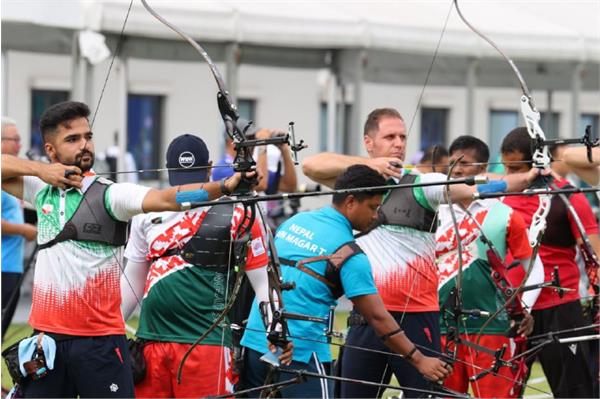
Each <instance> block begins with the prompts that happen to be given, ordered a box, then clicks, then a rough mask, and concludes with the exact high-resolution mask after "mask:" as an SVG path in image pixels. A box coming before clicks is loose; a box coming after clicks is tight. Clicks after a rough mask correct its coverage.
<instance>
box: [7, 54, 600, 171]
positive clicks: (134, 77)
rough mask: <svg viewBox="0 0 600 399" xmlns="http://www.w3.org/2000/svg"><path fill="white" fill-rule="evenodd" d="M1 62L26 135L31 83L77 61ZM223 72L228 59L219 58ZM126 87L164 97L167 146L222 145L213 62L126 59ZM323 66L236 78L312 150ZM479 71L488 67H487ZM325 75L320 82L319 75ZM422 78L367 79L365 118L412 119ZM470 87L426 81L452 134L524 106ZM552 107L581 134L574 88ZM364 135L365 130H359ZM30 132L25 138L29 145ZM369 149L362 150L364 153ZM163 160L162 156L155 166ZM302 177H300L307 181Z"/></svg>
mask: <svg viewBox="0 0 600 399" xmlns="http://www.w3.org/2000/svg"><path fill="white" fill-rule="evenodd" d="M5 54H6V57H5V59H4V63H3V65H4V66H5V67H7V68H8V69H7V76H6V87H3V88H2V90H6V91H7V93H6V95H5V96H3V98H6V99H7V104H4V107H3V109H6V111H7V114H8V115H9V116H11V117H13V118H15V119H17V121H18V123H19V128H20V129H21V132H22V135H23V136H25V137H28V135H29V124H30V122H29V121H30V118H31V90H32V89H59V90H70V87H71V69H72V65H71V63H72V61H71V57H70V56H64V55H51V54H40V53H26V52H18V51H6V52H5ZM108 65H109V61H108V60H107V61H105V62H103V63H101V64H100V65H98V66H96V67H95V68H93V71H92V73H91V79H93V93H92V96H91V98H92V99H93V101H91V104H90V105H91V108H92V110H94V108H95V104H96V102H97V99H98V96H99V94H100V91H101V88H102V85H103V83H104V79H105V77H106V71H107V68H108ZM218 67H219V68H220V69H221V71H222V72H223V73H225V66H224V65H223V64H218ZM126 70H127V78H128V85H129V86H128V92H129V93H132V94H154V95H162V96H164V97H165V102H164V120H163V125H164V126H163V137H162V142H161V143H160V145H161V151H160V152H161V154H164V152H165V151H166V146H167V145H168V143H169V141H170V140H171V139H172V138H174V137H175V136H176V135H178V134H182V133H197V134H200V135H201V136H202V137H203V138H204V139H205V141H206V142H207V144H208V146H209V149H210V150H211V153H212V154H213V155H212V157H213V159H218V158H219V156H220V154H221V151H222V144H223V143H222V134H221V132H222V127H221V126H222V124H221V121H220V117H219V115H218V111H217V104H216V91H217V88H216V84H215V82H214V79H213V78H212V76H211V74H210V71H209V69H208V67H207V65H206V64H205V63H203V62H201V61H198V62H175V61H155V60H142V59H129V60H128V62H127V65H126ZM320 72H322V70H318V69H299V68H276V67H266V66H256V65H241V66H240V68H239V78H238V82H239V83H238V85H239V88H238V97H239V98H243V99H253V100H255V101H256V123H257V125H258V126H263V127H270V128H280V129H286V128H287V124H288V122H289V121H294V122H295V127H296V134H297V136H298V137H299V138H302V139H304V140H305V142H306V143H307V144H308V146H309V148H308V149H307V150H305V151H303V152H302V153H301V154H300V157H301V158H302V157H306V156H308V155H310V154H313V153H315V152H317V151H318V149H319V146H320V145H319V144H320V143H319V140H320V134H319V128H320V123H319V117H320V112H319V104H320V103H321V102H324V101H325V100H326V98H325V97H324V93H326V90H324V88H323V87H322V84H323V83H322V82H323V79H319V74H320ZM119 73H121V69H120V68H119V66H118V65H117V66H116V67H114V69H113V71H112V72H111V75H110V79H109V81H108V85H107V88H106V91H105V94H104V98H103V100H102V103H101V107H100V110H99V112H98V116H97V119H96V123H95V126H94V127H93V130H94V132H95V141H96V151H97V152H99V151H102V150H104V149H106V148H107V147H108V146H110V145H112V144H113V134H114V132H115V131H117V130H118V129H119V126H120V122H119V121H120V118H121V116H120V109H119V101H118V96H119ZM481 73H485V71H482V72H481ZM319 82H321V83H319ZM421 89H422V86H421V85H411V86H399V85H385V84H375V83H365V84H364V88H363V99H362V107H361V110H360V112H361V120H364V119H365V118H366V115H367V114H368V113H369V111H370V110H372V109H373V108H375V107H382V106H393V107H395V108H397V109H398V110H400V112H401V113H402V114H403V115H404V117H405V120H406V123H407V127H408V125H410V123H411V120H412V119H413V115H414V113H415V110H416V107H417V100H418V98H419V94H420V92H421ZM533 95H534V98H535V99H536V101H537V105H538V108H539V109H540V110H541V111H544V110H545V109H546V106H547V104H546V103H547V97H546V92H544V91H539V92H535V91H534V92H533ZM466 97H467V91H466V88H464V87H439V86H428V87H426V88H425V91H424V94H423V98H422V104H421V108H423V107H441V108H447V109H449V120H448V134H449V136H448V137H447V139H446V142H447V143H450V142H451V141H452V139H453V138H455V137H456V136H459V135H461V134H465V133H472V134H474V135H475V136H477V137H479V138H481V139H483V140H484V141H488V135H489V133H488V132H489V129H490V127H489V119H490V118H489V112H490V110H492V109H495V110H514V111H518V106H519V98H520V91H519V90H518V89H517V88H507V89H504V88H478V89H477V90H476V92H475V100H474V104H475V108H474V109H473V110H468V109H467V104H466ZM580 108H581V112H583V113H594V114H598V113H600V93H598V92H582V94H581V99H580ZM553 110H554V112H558V113H560V122H559V123H560V125H559V131H560V136H561V137H571V136H574V135H577V136H578V135H580V134H581V133H582V132H575V134H573V132H571V131H570V130H571V94H570V93H569V92H556V93H554V95H553ZM468 112H473V113H474V115H473V118H474V124H473V126H474V131H473V132H466V129H467V114H468ZM420 123H421V121H420V115H419V114H417V115H416V117H415V118H414V123H413V126H412V128H411V129H410V132H409V133H410V136H409V145H408V151H407V154H408V155H409V156H410V154H412V153H414V152H415V151H417V150H418V149H419V146H420V144H419V136H420V128H421V126H420ZM357 139H358V140H361V139H362V137H358V138H357ZM28 142H29V140H28V139H25V140H24V148H23V152H25V151H26V150H27V146H28ZM362 154H363V155H364V152H363V153H362ZM161 166H162V160H161V164H159V165H156V167H161ZM302 180H304V178H303V177H302V178H301V181H302Z"/></svg>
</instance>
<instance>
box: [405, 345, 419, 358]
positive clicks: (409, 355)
mask: <svg viewBox="0 0 600 399" xmlns="http://www.w3.org/2000/svg"><path fill="white" fill-rule="evenodd" d="M416 351H417V347H416V346H413V348H412V349H411V350H410V352H408V353H407V354H406V355H404V356H402V357H403V358H404V360H407V361H409V362H410V361H411V360H412V357H413V355H414V354H415V352H416Z"/></svg>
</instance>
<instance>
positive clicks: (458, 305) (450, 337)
mask: <svg viewBox="0 0 600 399" xmlns="http://www.w3.org/2000/svg"><path fill="white" fill-rule="evenodd" d="M463 157H464V155H461V156H460V157H459V158H458V159H456V160H455V161H454V162H453V163H452V164H451V165H450V168H449V169H448V174H447V176H446V177H447V179H450V176H452V172H453V171H454V168H455V167H456V165H457V164H458V162H460V160H461V159H462V158H463ZM445 192H446V201H447V205H448V211H449V212H450V217H451V218H452V226H453V227H454V235H455V237H456V250H457V252H458V271H457V273H456V277H455V279H454V289H453V290H452V292H451V293H450V298H451V301H452V304H451V307H452V319H453V320H452V321H453V322H454V323H453V325H452V326H450V325H449V323H448V321H447V316H448V315H447V314H446V312H447V309H445V306H443V307H442V318H443V320H444V323H445V324H446V328H447V332H446V346H445V348H444V350H445V352H447V353H449V352H450V343H453V344H454V348H453V349H452V358H451V360H452V361H455V360H456V357H457V354H458V344H459V342H460V318H461V316H462V315H461V314H460V311H461V309H462V300H461V291H462V272H463V270H462V269H463V258H462V252H463V251H462V240H461V238H460V228H459V226H458V221H457V219H456V213H455V212H454V204H453V203H452V196H451V193H450V189H449V187H448V186H446V188H445Z"/></svg>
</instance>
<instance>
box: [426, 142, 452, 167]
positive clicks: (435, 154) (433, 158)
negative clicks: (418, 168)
mask: <svg viewBox="0 0 600 399" xmlns="http://www.w3.org/2000/svg"><path fill="white" fill-rule="evenodd" d="M447 156H448V150H446V147H444V146H443V145H438V144H435V145H430V146H429V147H427V148H425V150H423V156H422V157H421V160H420V161H419V162H420V163H433V164H435V163H438V162H440V161H441V159H442V158H444V157H447Z"/></svg>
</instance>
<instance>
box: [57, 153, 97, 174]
mask: <svg viewBox="0 0 600 399" xmlns="http://www.w3.org/2000/svg"><path fill="white" fill-rule="evenodd" d="M84 157H87V158H89V161H88V160H86V161H85V162H84V161H83V158H84ZM58 162H60V163H62V164H63V165H68V166H77V167H78V168H79V169H81V172H82V173H85V172H88V171H89V170H90V169H92V166H94V153H93V152H91V151H87V150H83V151H81V152H80V153H79V154H77V155H75V159H74V160H72V161H66V160H64V159H62V157H58Z"/></svg>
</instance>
